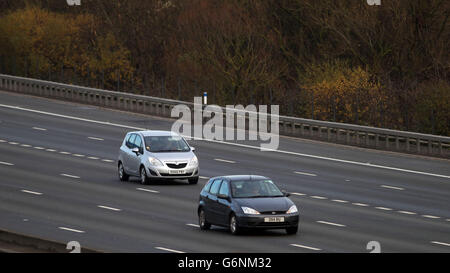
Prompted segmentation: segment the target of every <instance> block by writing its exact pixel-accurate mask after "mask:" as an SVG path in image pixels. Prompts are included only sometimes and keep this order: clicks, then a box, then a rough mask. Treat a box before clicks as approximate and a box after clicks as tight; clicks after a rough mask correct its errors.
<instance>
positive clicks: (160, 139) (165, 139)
mask: <svg viewBox="0 0 450 273" xmlns="http://www.w3.org/2000/svg"><path fill="white" fill-rule="evenodd" d="M144 141H145V149H146V150H147V151H149V152H152V153H169V152H189V151H190V150H191V149H190V147H189V145H188V144H187V143H186V141H185V140H184V139H183V138H182V137H179V136H146V137H144Z"/></svg>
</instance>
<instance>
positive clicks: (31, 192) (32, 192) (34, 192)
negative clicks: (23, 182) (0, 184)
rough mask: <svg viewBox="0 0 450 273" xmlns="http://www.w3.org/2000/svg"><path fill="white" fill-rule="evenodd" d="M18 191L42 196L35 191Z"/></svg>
mask: <svg viewBox="0 0 450 273" xmlns="http://www.w3.org/2000/svg"><path fill="white" fill-rule="evenodd" d="M20 191H21V192H24V193H29V194H34V195H42V193H40V192H36V191H29V190H20Z"/></svg>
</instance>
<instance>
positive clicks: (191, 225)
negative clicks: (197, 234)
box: [186, 224, 200, 228]
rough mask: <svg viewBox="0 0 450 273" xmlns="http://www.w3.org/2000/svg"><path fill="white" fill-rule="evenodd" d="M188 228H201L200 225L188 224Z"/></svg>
mask: <svg viewBox="0 0 450 273" xmlns="http://www.w3.org/2000/svg"><path fill="white" fill-rule="evenodd" d="M186 226H190V227H196V228H199V227H200V226H199V225H196V224H186Z"/></svg>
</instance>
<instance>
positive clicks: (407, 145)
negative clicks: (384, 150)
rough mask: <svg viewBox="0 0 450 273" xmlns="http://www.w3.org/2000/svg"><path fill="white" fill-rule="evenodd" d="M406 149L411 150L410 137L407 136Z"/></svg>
mask: <svg viewBox="0 0 450 273" xmlns="http://www.w3.org/2000/svg"><path fill="white" fill-rule="evenodd" d="M406 151H408V152H409V137H407V138H406Z"/></svg>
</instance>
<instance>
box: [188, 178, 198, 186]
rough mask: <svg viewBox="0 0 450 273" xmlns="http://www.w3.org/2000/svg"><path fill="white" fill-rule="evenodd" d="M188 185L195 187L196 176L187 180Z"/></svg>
mask: <svg viewBox="0 0 450 273" xmlns="http://www.w3.org/2000/svg"><path fill="white" fill-rule="evenodd" d="M188 181H189V184H190V185H195V184H197V183H198V176H197V177H193V178H189V179H188Z"/></svg>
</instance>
